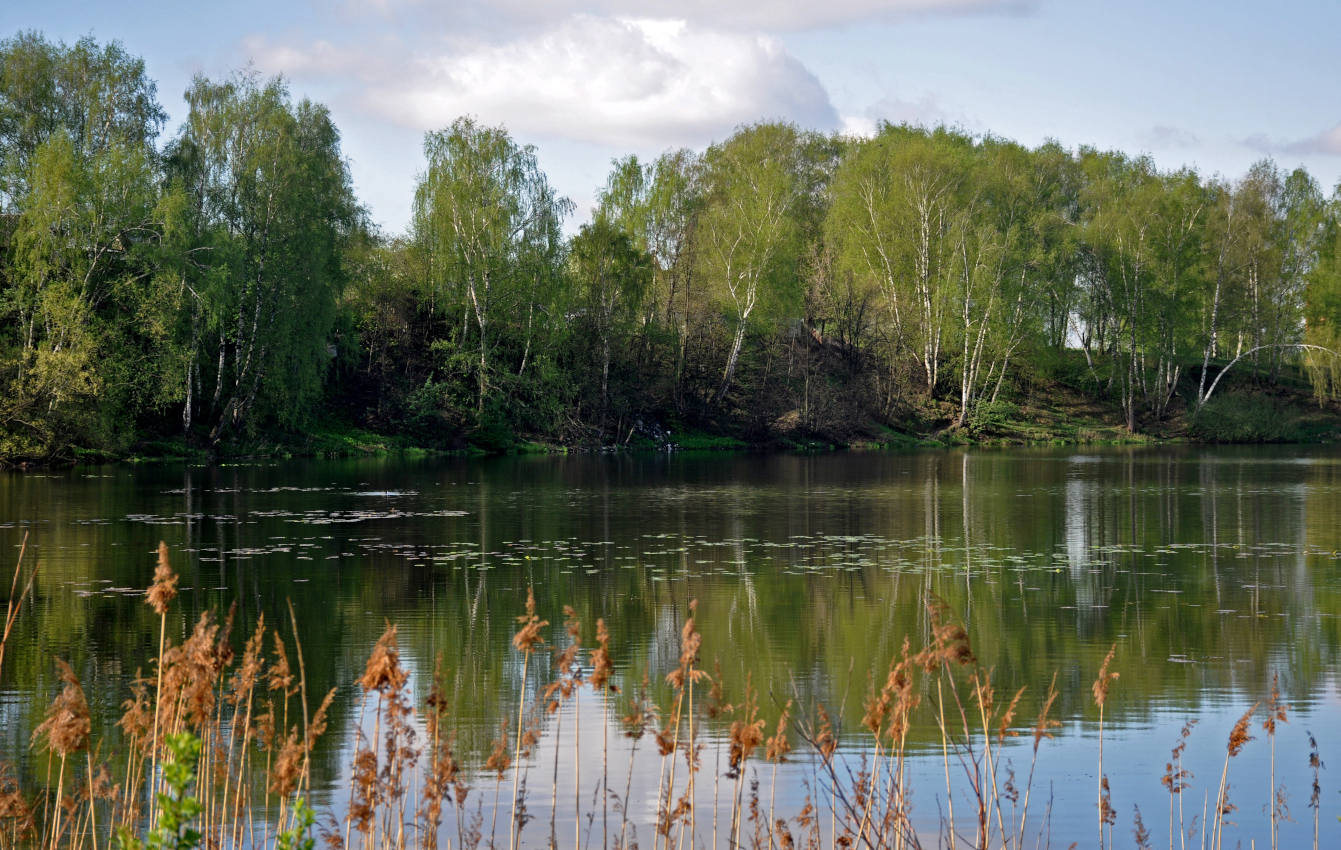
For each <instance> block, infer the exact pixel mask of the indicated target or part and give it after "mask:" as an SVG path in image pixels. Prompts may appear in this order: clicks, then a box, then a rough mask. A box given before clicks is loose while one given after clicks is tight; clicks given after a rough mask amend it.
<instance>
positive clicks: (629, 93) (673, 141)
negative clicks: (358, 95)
mask: <svg viewBox="0 0 1341 850" xmlns="http://www.w3.org/2000/svg"><path fill="white" fill-rule="evenodd" d="M410 65H411V67H410V68H408V69H406V71H405V72H404V73H403V74H401V75H398V76H397V77H396V78H394V79H393V78H390V77H387V78H385V79H383V80H382V81H381V82H380V83H378V84H375V85H373V86H371V87H370V88H369V89H368V90H366V92H365V96H364V98H363V102H364V105H365V107H366V108H368V109H369V110H371V111H374V112H376V113H379V114H381V115H383V116H385V117H386V118H388V119H390V120H393V121H398V122H400V123H404V124H408V125H410V126H413V127H415V128H416V129H420V130H424V129H436V128H439V127H442V126H445V125H446V124H448V123H450V122H451V121H452V120H453V119H455V118H456V117H457V116H459V115H464V114H472V115H477V116H479V117H480V118H481V119H482V120H483V121H485V122H488V123H503V124H505V125H507V126H508V128H509V129H510V130H512V131H513V132H514V133H517V134H519V135H522V136H530V135H535V134H541V135H549V136H557V137H560V138H568V139H576V140H582V141H592V142H601V143H608V144H622V145H645V144H649V143H655V144H657V145H661V146H665V145H677V144H703V143H705V142H707V141H709V140H711V139H713V138H718V137H721V136H723V135H725V134H726V133H729V132H730V130H731V128H732V127H734V126H735V125H736V124H739V123H742V122H747V121H753V120H758V119H760V118H769V119H771V118H782V119H787V120H792V121H795V122H797V123H798V124H801V125H803V126H806V127H816V128H833V127H836V126H837V124H838V118H837V115H836V113H835V112H834V109H833V106H832V104H831V103H830V101H829V96H828V94H827V92H826V91H825V90H824V88H823V86H821V85H820V83H819V81H818V80H817V79H816V78H815V76H814V75H813V74H811V73H810V71H808V70H807V69H806V68H805V67H804V66H803V65H802V64H801V63H800V62H799V61H797V60H796V59H795V58H794V57H792V56H791V55H790V54H788V53H787V52H786V50H784V49H783V47H782V46H781V44H780V43H779V42H777V41H776V40H775V39H773V38H771V37H768V36H763V35H748V34H741V33H733V32H726V31H719V30H709V29H704V28H701V27H698V26H695V25H691V24H687V23H684V22H682V21H669V20H629V19H611V18H598V17H594V16H590V15H579V16H577V17H574V18H571V19H569V20H567V21H565V22H563V23H561V24H559V25H558V26H556V27H554V28H552V29H550V30H548V31H546V32H542V33H539V34H535V35H531V36H527V37H523V38H521V39H517V40H514V41H510V42H505V43H501V44H488V43H476V44H473V45H470V46H466V47H464V48H458V49H456V50H455V51H450V52H443V53H438V54H430V55H421V56H419V57H416V58H415V59H414V60H412V61H411V62H410Z"/></svg>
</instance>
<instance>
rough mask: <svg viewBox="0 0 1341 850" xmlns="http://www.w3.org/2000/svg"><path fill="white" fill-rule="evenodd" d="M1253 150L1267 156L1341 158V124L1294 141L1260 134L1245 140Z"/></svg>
mask: <svg viewBox="0 0 1341 850" xmlns="http://www.w3.org/2000/svg"><path fill="white" fill-rule="evenodd" d="M1243 143H1244V144H1245V145H1246V146H1248V147H1249V148H1252V149H1253V150H1258V151H1261V152H1262V153H1267V154H1276V153H1288V154H1297V155H1300V156H1319V155H1321V156H1341V124H1337V125H1335V126H1333V127H1331V128H1330V129H1327V130H1323V131H1321V132H1319V133H1316V134H1314V135H1312V136H1307V137H1305V138H1302V139H1294V140H1292V141H1282V140H1280V139H1277V138H1274V137H1272V136H1268V135H1266V134H1263V133H1258V134H1255V135H1252V136H1249V137H1248V138H1246V139H1244V140H1243Z"/></svg>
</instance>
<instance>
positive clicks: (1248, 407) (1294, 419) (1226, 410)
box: [1188, 393, 1308, 443]
mask: <svg viewBox="0 0 1341 850" xmlns="http://www.w3.org/2000/svg"><path fill="white" fill-rule="evenodd" d="M1300 419H1301V411H1300V410H1299V409H1297V408H1295V407H1293V406H1291V405H1286V404H1281V403H1280V402H1279V401H1277V400H1275V399H1272V398H1270V397H1265V396H1261V395H1250V394H1248V393H1226V394H1223V395H1217V396H1215V397H1213V398H1212V399H1211V400H1210V401H1208V402H1206V404H1204V405H1202V408H1201V410H1199V411H1197V412H1196V413H1195V414H1194V415H1193V417H1192V419H1191V421H1190V422H1189V423H1188V431H1189V433H1190V434H1191V435H1192V436H1193V437H1195V438H1196V439H1198V440H1203V441H1205V442H1208V443H1283V442H1298V441H1300V440H1303V439H1306V438H1307V436H1308V435H1307V432H1306V431H1305V430H1304V429H1303V427H1302V426H1301V422H1300Z"/></svg>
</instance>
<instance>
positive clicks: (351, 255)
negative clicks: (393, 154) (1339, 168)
mask: <svg viewBox="0 0 1341 850" xmlns="http://www.w3.org/2000/svg"><path fill="white" fill-rule="evenodd" d="M186 103H187V107H188V113H187V115H186V117H185V119H184V120H183V121H182V123H181V125H180V126H179V127H177V128H176V129H175V131H173V132H172V133H171V134H167V135H165V128H166V122H167V116H166V114H165V112H164V110H163V108H162V106H161V105H160V104H159V102H158V99H157V88H156V84H155V82H154V81H153V80H152V79H151V78H150V77H149V76H148V75H147V73H146V70H145V67H144V63H143V61H142V60H140V59H139V58H137V57H134V56H131V55H129V54H127V53H126V52H125V50H124V49H123V48H122V47H121V46H120V45H119V44H118V43H116V42H112V43H110V44H105V45H100V44H99V43H97V42H96V41H95V40H94V39H92V38H91V37H89V38H85V39H82V40H81V41H79V42H77V43H76V44H74V45H66V44H62V43H53V42H51V41H48V40H47V39H45V38H44V37H43V36H41V35H40V34H36V33H21V34H19V35H17V36H14V37H12V38H10V39H9V40H7V41H4V42H0V315H2V316H3V321H0V457H4V458H7V459H10V460H15V459H28V458H40V459H53V458H60V457H68V456H70V453H71V452H72V451H73V450H74V449H76V448H92V449H98V450H102V451H107V452H112V453H116V452H122V451H126V450H128V449H129V448H130V447H132V446H134V445H136V444H138V443H141V442H144V441H146V440H156V439H179V438H180V439H184V440H185V441H186V442H187V443H188V444H191V445H194V446H199V447H205V448H211V449H212V448H215V447H218V446H220V445H226V444H230V443H238V442H243V443H245V442H246V441H248V440H254V439H256V438H257V437H258V435H272V436H273V435H291V436H292V435H298V434H301V433H302V432H303V431H304V430H305V429H306V428H309V427H310V426H311V424H312V423H313V422H314V421H321V420H336V421H339V422H343V423H348V424H351V425H355V426H359V427H364V428H369V429H372V430H375V431H379V432H383V433H395V434H402V435H407V436H408V437H410V438H412V439H414V440H416V441H418V442H421V443H423V444H426V445H445V446H463V445H465V444H466V443H471V444H474V445H477V446H482V447H485V448H502V447H505V446H507V445H509V444H510V443H512V442H515V441H517V440H518V439H521V438H540V439H544V440H550V441H557V442H563V443H569V444H584V445H612V444H624V443H628V442H629V441H630V440H632V439H634V438H638V439H644V438H648V437H653V438H655V437H656V436H657V435H658V434H663V433H664V432H665V429H666V428H668V427H677V428H695V429H704V430H709V431H718V432H729V433H733V434H739V435H743V436H746V437H749V438H754V439H765V438H768V437H770V436H776V435H778V434H784V433H785V434H793V435H800V436H803V437H805V436H811V437H817V438H820V439H824V440H828V441H836V442H844V441H848V440H852V439H857V438H859V437H862V436H863V435H871V434H878V433H882V431H883V429H887V428H893V429H897V430H917V429H919V428H921V429H926V428H930V427H971V426H972V424H973V422H974V421H975V417H979V416H982V415H984V412H990V411H991V410H992V409H993V408H994V407H995V406H998V405H1000V404H1002V403H1006V402H1008V401H1009V400H1010V399H1012V398H1014V397H1016V396H1018V395H1019V394H1020V393H1022V392H1026V391H1027V390H1028V388H1029V387H1036V386H1040V385H1047V384H1048V383H1049V382H1061V383H1064V384H1066V385H1068V386H1071V387H1073V388H1076V389H1078V390H1080V391H1083V392H1085V393H1088V394H1090V395H1092V396H1093V397H1094V398H1096V399H1102V400H1105V401H1107V402H1109V403H1111V404H1112V405H1113V406H1114V409H1115V410H1118V411H1120V416H1121V418H1122V420H1123V422H1124V424H1125V425H1126V427H1127V428H1129V429H1132V430H1137V429H1140V428H1142V427H1145V426H1147V425H1149V424H1150V423H1158V422H1160V421H1162V420H1165V419H1167V418H1168V417H1170V416H1173V415H1177V414H1185V413H1187V412H1189V411H1192V412H1195V411H1196V410H1199V409H1200V408H1202V407H1203V406H1204V405H1205V404H1206V403H1208V401H1209V400H1210V399H1211V397H1212V396H1213V395H1214V394H1215V393H1216V392H1217V390H1218V389H1219V387H1220V384H1219V379H1220V377H1221V376H1222V375H1226V374H1228V373H1229V372H1230V371H1231V370H1232V371H1235V372H1237V373H1242V374H1245V375H1251V376H1253V378H1254V380H1256V381H1259V382H1262V383H1270V382H1272V381H1276V380H1278V379H1280V378H1281V377H1282V375H1283V374H1287V373H1288V374H1294V373H1296V372H1298V371H1299V370H1300V369H1303V370H1304V371H1305V372H1306V373H1307V374H1308V376H1309V378H1310V379H1311V380H1312V382H1313V386H1314V389H1315V391H1316V392H1317V393H1318V395H1319V397H1330V396H1332V395H1333V394H1334V392H1335V390H1336V388H1337V381H1338V377H1337V373H1336V368H1335V367H1336V362H1335V355H1334V354H1333V352H1334V351H1336V350H1338V349H1341V340H1338V339H1337V336H1338V330H1337V323H1338V319H1341V187H1339V191H1334V192H1332V193H1331V195H1330V197H1329V196H1327V195H1325V194H1324V192H1323V190H1322V188H1321V187H1320V186H1319V184H1318V182H1317V181H1316V180H1315V179H1314V178H1313V177H1311V176H1310V175H1309V174H1308V173H1307V172H1306V171H1305V170H1303V169H1302V168H1301V169H1296V170H1294V171H1286V170H1283V169H1281V168H1280V167H1279V166H1277V165H1276V164H1275V163H1273V162H1271V161H1269V160H1264V161H1262V162H1259V163H1257V164H1255V165H1254V166H1252V168H1251V169H1249V171H1248V173H1247V174H1245V175H1244V176H1242V177H1241V178H1239V179H1237V180H1232V181H1231V180H1226V179H1223V178H1220V177H1214V178H1204V177H1202V176H1200V175H1198V174H1197V173H1196V172H1194V171H1192V170H1188V169H1180V170H1174V171H1161V170H1159V169H1158V168H1156V167H1155V164H1154V163H1153V162H1152V161H1151V160H1150V158H1148V157H1141V156H1130V155H1127V154H1124V153H1121V152H1116V151H1102V150H1096V149H1092V148H1087V147H1081V148H1079V149H1077V150H1069V149H1067V148H1064V147H1062V146H1061V145H1059V144H1056V143H1048V144H1044V145H1042V146H1039V147H1036V148H1032V149H1031V148H1028V147H1026V146H1023V145H1020V144H1017V143H1015V142H1012V141H1009V140H1005V139H1001V138H997V137H994V136H991V135H987V136H974V135H970V134H967V133H964V132H961V131H958V130H954V129H950V128H944V127H940V128H935V129H923V128H918V127H910V126H896V125H891V124H884V125H882V126H881V127H880V128H879V129H878V131H877V132H876V133H875V134H874V135H873V136H872V137H870V138H850V137H843V136H838V135H827V134H822V133H818V132H813V131H808V130H804V129H800V128H797V127H795V126H792V125H790V124H785V123H776V122H774V123H758V124H753V125H749V126H742V127H740V128H738V129H737V130H736V131H735V132H734V133H733V134H732V135H731V136H730V137H729V138H727V139H725V140H723V141H721V142H718V143H715V144H713V145H710V146H709V147H708V148H707V149H706V150H703V151H701V152H698V151H691V150H684V149H681V150H669V151H667V152H665V153H663V154H661V155H660V156H658V157H656V158H655V159H654V160H651V161H646V162H644V161H640V160H639V159H637V158H636V157H633V156H629V157H626V158H623V159H620V160H617V161H616V162H614V163H613V165H612V170H611V172H610V174H609V177H608V179H607V181H606V183H605V185H604V186H603V187H602V188H601V189H600V191H599V194H598V198H597V203H596V206H595V208H594V210H593V213H592V215H591V220H590V221H588V222H586V223H585V224H582V225H581V226H580V228H578V229H577V230H576V232H575V233H572V235H571V236H570V235H566V233H565V221H566V220H568V219H570V218H571V216H572V215H573V213H574V206H573V204H572V203H571V202H570V201H568V200H567V199H565V198H563V197H561V196H559V194H558V193H557V192H556V191H555V189H554V187H553V186H552V185H551V184H550V182H549V180H548V178H547V177H546V175H545V173H544V171H543V170H542V169H541V168H540V165H539V162H538V159H537V152H536V150H535V149H534V148H533V147H531V146H527V145H524V144H521V143H519V142H518V141H517V140H515V139H514V138H513V137H512V136H511V135H510V134H509V133H508V132H507V130H506V129H504V128H502V127H490V126H487V125H485V124H482V123H481V122H479V121H478V120H476V119H473V118H469V117H463V118H460V119H458V120H456V121H455V122H453V123H452V124H451V125H450V126H449V127H446V128H443V129H441V130H438V131H434V132H430V133H428V134H427V135H426V136H425V139H424V162H423V164H422V167H421V170H420V172H419V176H418V179H417V185H416V187H415V195H414V202H413V217H412V221H411V223H410V225H409V227H408V229H407V230H406V232H405V233H403V234H398V235H388V234H384V233H381V232H378V230H377V229H376V228H374V227H372V226H371V225H370V224H369V223H368V219H367V216H366V214H365V213H364V211H363V210H362V209H361V208H360V205H359V203H358V199H357V198H356V197H355V194H354V191H353V187H352V183H351V180H350V177H349V173H348V168H347V165H346V162H345V160H344V158H343V155H342V153H341V149H340V134H339V130H338V128H337V127H336V126H335V124H334V123H333V121H332V119H331V116H330V114H329V112H328V110H327V109H326V108H325V107H323V106H321V105H320V104H316V103H312V102H311V101H308V100H306V99H302V100H295V99H294V97H293V96H292V95H291V93H290V92H289V90H288V86H287V84H286V83H285V82H284V81H283V80H282V79H279V78H275V79H264V78H262V77H261V76H259V75H257V74H255V73H239V74H235V75H233V76H231V77H228V78H227V79H223V80H210V79H205V78H197V79H195V80H194V81H193V82H192V84H191V86H190V88H189V89H188V91H187V92H186Z"/></svg>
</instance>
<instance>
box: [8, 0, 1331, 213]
mask: <svg viewBox="0 0 1341 850" xmlns="http://www.w3.org/2000/svg"><path fill="white" fill-rule="evenodd" d="M21 30H38V31H40V32H42V33H44V34H45V35H46V36H47V37H48V38H49V39H52V40H60V41H65V42H73V41H75V40H77V39H79V38H81V37H83V36H86V35H91V36H93V37H94V38H95V39H97V40H98V41H99V42H107V41H113V40H117V41H120V42H121V43H122V44H123V45H124V46H125V48H126V49H127V50H128V51H129V52H131V53H133V54H136V55H139V56H141V57H143V58H144V60H145V65H146V68H147V71H148V74H149V75H150V76H151V77H152V78H154V79H156V80H157V81H158V85H159V99H160V101H161V102H162V104H163V106H164V107H165V108H166V110H167V111H168V113H169V121H168V127H167V130H166V131H165V133H166V134H167V135H169V136H170V135H171V134H173V133H175V132H176V128H177V126H178V124H179V123H180V121H181V120H182V118H183V117H184V115H185V112H186V106H185V103H184V101H183V99H182V93H183V92H184V91H185V90H186V88H187V86H188V85H189V84H190V81H191V79H192V77H193V76H194V75H197V74H203V75H205V76H207V77H211V78H221V77H225V76H227V75H228V74H230V73H233V72H235V71H237V70H239V69H244V68H247V67H248V66H251V67H253V68H255V69H256V70H257V71H259V72H261V73H262V74H264V75H267V76H269V75H274V74H282V75H284V77H285V78H286V79H287V80H288V81H289V85H290V90H291V92H292V93H293V95H294V96H295V97H307V98H311V99H312V100H315V101H319V102H321V103H324V104H326V105H327V106H328V107H329V108H330V110H331V114H332V116H333V118H334V120H335V122H336V124H337V126H339V128H340V130H341V133H342V143H343V150H344V153H345V155H346V157H347V158H348V159H349V162H350V172H351V175H352V177H353V180H354V185H355V189H356V191H357V193H358V196H359V198H360V200H361V201H362V202H363V203H364V205H365V206H366V207H367V208H368V210H369V212H370V215H371V217H372V219H373V220H374V221H375V222H377V223H378V224H379V225H380V226H381V227H382V228H383V230H384V231H385V232H386V233H388V234H396V233H400V232H403V231H404V230H405V229H406V228H407V226H408V223H409V218H410V207H411V203H412V200H413V196H414V185H415V179H416V175H417V174H418V173H419V171H420V170H421V169H422V168H423V163H424V160H423V154H422V142H423V136H424V133H425V132H426V131H429V130H436V129H441V128H444V127H446V126H448V125H449V124H450V123H451V122H452V121H453V120H454V119H455V118H457V117H458V116H460V115H465V114H468V115H473V116H475V117H477V118H478V119H479V120H480V121H482V122H484V123H487V124H491V125H503V126H506V127H507V129H508V130H509V132H511V134H512V136H513V138H515V139H516V140H517V141H519V142H521V143H523V144H531V145H535V147H536V149H537V154H538V157H539V160H540V164H541V166H542V167H543V168H544V169H545V171H546V172H547V173H548V175H549V177H550V180H551V182H552V183H553V184H554V186H555V187H556V189H557V190H558V191H559V193H560V194H563V195H566V196H567V197H569V198H571V199H572V200H573V201H574V202H575V204H576V209H577V212H576V214H575V216H574V219H573V220H572V221H570V223H569V228H570V229H572V228H573V227H575V226H576V224H577V223H580V222H581V221H583V220H585V219H586V217H587V216H588V215H589V213H590V209H591V205H592V203H593V200H594V198H595V196H596V193H597V191H598V189H599V187H600V186H601V184H603V183H604V182H605V179H606V176H607V174H608V173H609V170H610V163H611V161H612V160H613V159H615V158H618V157H622V156H625V155H628V154H637V155H638V156H639V157H640V158H650V157H654V156H656V155H657V154H658V153H660V152H661V151H663V150H666V149H668V148H675V147H690V148H694V149H702V148H704V147H706V146H707V145H709V144H711V143H712V142H714V141H719V140H721V139H724V138H725V137H727V136H728V135H730V133H731V131H732V130H733V128H735V127H737V126H739V125H741V124H746V123H752V122H755V121H760V120H779V119H780V120H786V121H791V122H793V123H795V124H797V125H798V126H800V127H803V128H808V129H815V130H821V131H826V132H832V131H838V132H844V133H849V134H856V135H859V134H869V133H871V132H872V131H873V130H874V128H875V127H876V126H877V125H878V122H880V121H882V120H887V121H892V122H895V123H899V122H904V121H906V122H910V123H915V124H924V125H929V126H930V125H936V124H942V123H943V124H949V125H953V126H957V127H959V128H961V129H964V130H967V131H969V132H971V133H975V134H985V133H991V134H994V135H997V136H1001V137H1005V138H1009V139H1014V140H1017V141H1019V142H1022V143H1024V144H1027V145H1031V146H1033V145H1038V144H1041V143H1043V142H1044V141H1047V140H1050V139H1052V140H1056V141H1059V142H1061V143H1062V144H1063V145H1065V146H1067V147H1069V148H1075V147H1078V146H1080V145H1089V146H1092V147H1098V148H1104V149H1118V150H1123V151H1126V152H1127V153H1131V154H1149V155H1151V156H1153V157H1154V159H1155V161H1156V163H1157V164H1158V165H1159V166H1160V167H1161V168H1166V169H1173V168H1179V167H1183V166H1189V167H1193V168H1195V169H1196V170H1197V171H1198V172H1200V173H1201V174H1203V175H1204V176H1213V175H1220V176H1222V177H1224V178H1226V179H1230V180H1233V179H1236V178H1238V177H1239V176H1241V175H1242V174H1243V173H1245V172H1246V171H1247V169H1248V167H1249V166H1250V165H1251V164H1252V163H1253V162H1255V161H1257V160H1258V159H1261V158H1263V157H1268V156H1269V157H1271V158H1273V159H1274V160H1275V161H1276V162H1277V163H1278V164H1279V165H1281V166H1282V167H1286V168H1293V167H1296V166H1300V165H1302V166H1304V167H1306V168H1307V169H1308V170H1309V171H1310V173H1312V174H1313V175H1314V177H1315V178H1317V180H1318V181H1319V182H1320V183H1321V184H1322V186H1323V188H1324V190H1326V191H1329V192H1330V190H1331V189H1332V187H1333V186H1335V185H1336V184H1337V181H1338V178H1339V177H1341V49H1338V42H1337V37H1338V35H1337V34H1338V33H1341V2H1337V0H1275V2H1260V0H1239V1H1238V2H1235V0H641V2H631V1H630V0H492V1H491V0H297V2H287V1H286V0H270V2H265V0H240V2H228V3H199V4H196V3H182V2H180V0H178V2H172V3H167V2H147V0H121V1H120V2H116V3H112V2H88V0H45V2H42V3H37V2H23V0H0V37H8V36H10V35H13V34H14V33H16V32H18V31H21Z"/></svg>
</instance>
